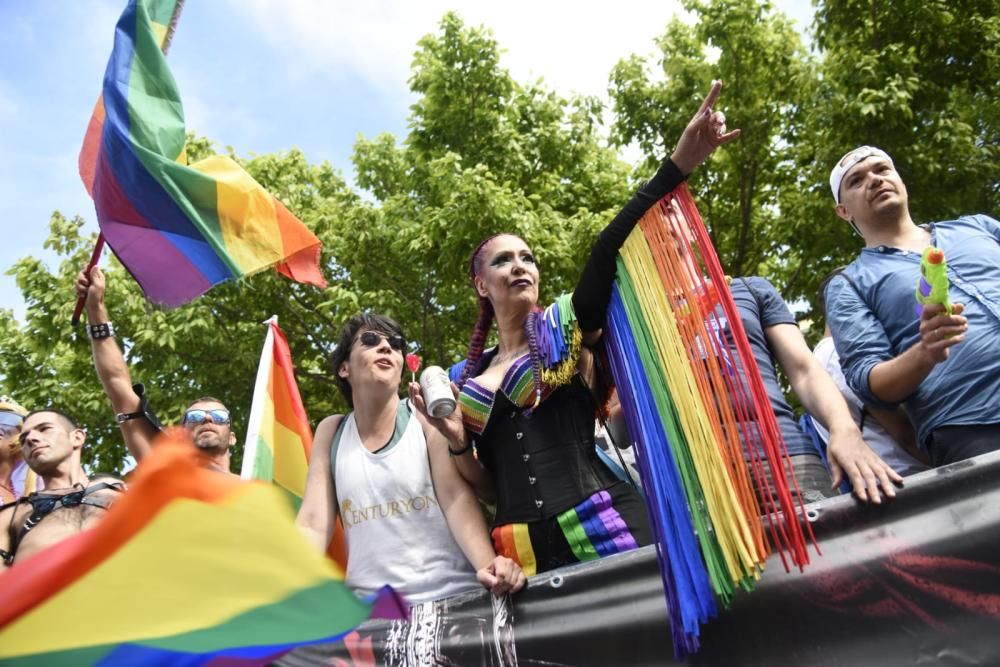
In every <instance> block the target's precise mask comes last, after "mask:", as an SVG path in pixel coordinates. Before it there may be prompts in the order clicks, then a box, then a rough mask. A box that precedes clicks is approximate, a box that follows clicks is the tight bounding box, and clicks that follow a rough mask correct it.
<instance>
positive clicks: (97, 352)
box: [76, 266, 158, 461]
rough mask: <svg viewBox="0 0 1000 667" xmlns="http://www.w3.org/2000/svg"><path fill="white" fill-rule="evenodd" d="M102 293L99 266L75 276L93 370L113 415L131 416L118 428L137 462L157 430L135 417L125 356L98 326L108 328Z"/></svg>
mask: <svg viewBox="0 0 1000 667" xmlns="http://www.w3.org/2000/svg"><path fill="white" fill-rule="evenodd" d="M104 291H105V282H104V273H103V272H102V271H101V269H100V268H99V267H97V266H95V267H93V268H92V269H91V270H90V273H89V275H88V274H87V273H86V272H85V271H81V272H80V273H79V274H78V275H77V278H76V293H77V295H78V296H80V297H84V298H86V311H87V326H88V333H89V334H90V335H89V337H90V348H91V350H92V351H93V353H94V369H95V370H96V371H97V377H98V379H100V381H101V385H102V386H103V387H104V393H105V394H106V395H107V397H108V399H109V400H110V401H111V409H112V410H114V412H115V414H116V415H126V416H132V417H133V418H129V419H126V420H125V421H120V422H119V424H118V425H119V427H120V428H121V432H122V438H123V439H124V440H125V446H126V447H127V448H128V451H129V453H130V454H132V456H134V457H135V460H136V461H141V460H142V458H143V457H144V456H145V455H146V454H148V453H149V451H150V449H151V448H152V443H153V438H155V437H156V435H157V433H158V431H157V429H156V428H155V427H154V426H153V424H152V423H151V422H150V421H149V420H148V419H147V418H145V417H142V416H138V413H140V412H143V406H142V397H140V396H139V395H138V394H137V393H136V392H135V390H134V389H133V385H132V377H131V375H130V374H129V370H128V364H126V363H125V357H124V356H123V355H122V351H121V349H120V348H119V347H118V343H117V342H115V338H114V335H113V333H112V331H111V330H110V328H102V327H101V325H106V327H111V318H109V317H108V311H107V308H106V307H105V305H104ZM95 336H97V337H95Z"/></svg>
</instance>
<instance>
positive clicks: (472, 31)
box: [0, 0, 1000, 470]
mask: <svg viewBox="0 0 1000 667" xmlns="http://www.w3.org/2000/svg"><path fill="white" fill-rule="evenodd" d="M685 7H686V8H687V9H688V10H689V12H690V13H691V15H692V16H693V18H694V22H693V24H687V23H684V22H682V21H676V20H675V21H673V22H671V23H670V24H669V25H668V26H666V30H665V33H664V35H663V36H662V37H661V38H660V39H659V40H658V46H659V50H660V55H659V56H658V58H657V61H656V62H655V63H654V62H647V61H645V60H643V59H641V58H637V57H634V56H633V57H631V58H626V59H624V60H622V61H621V62H620V63H619V64H618V65H617V66H616V67H615V68H614V71H613V72H612V73H611V84H610V87H611V91H610V92H611V99H612V103H613V105H614V111H615V113H616V122H615V124H614V127H613V128H612V130H611V140H612V142H613V143H614V144H616V145H619V146H621V145H626V144H635V145H637V146H639V148H640V149H641V151H642V152H643V154H644V155H645V156H646V159H645V160H644V162H643V163H642V164H641V165H639V167H638V169H637V171H636V172H635V174H634V176H637V177H646V176H648V175H649V174H650V173H651V172H652V171H653V169H654V168H655V166H656V163H657V162H658V160H659V159H661V158H662V157H663V156H664V155H666V154H668V153H669V152H670V151H671V149H672V148H673V142H674V141H675V140H676V138H677V137H678V136H679V134H680V131H681V129H682V127H683V126H684V123H685V122H686V121H687V120H688V119H689V117H690V113H691V110H692V109H693V108H696V105H697V104H698V103H699V102H700V100H701V98H702V95H703V94H704V92H705V91H706V90H707V87H708V83H709V81H710V80H711V79H713V78H721V79H722V80H723V81H725V83H726V88H725V91H724V92H723V97H722V102H721V104H722V109H723V110H725V111H727V113H728V115H729V125H730V126H731V127H740V128H742V129H743V136H742V137H741V139H740V140H739V141H738V142H736V143H734V144H731V145H729V146H727V147H726V148H725V149H723V150H720V151H718V152H717V154H716V155H715V156H714V157H713V158H712V160H711V161H710V162H709V163H708V164H707V165H704V166H703V167H702V168H701V169H699V171H698V173H697V174H695V175H694V177H693V178H692V189H693V191H694V193H695V197H696V199H697V200H698V203H699V207H700V209H701V211H702V213H703V215H704V216H705V218H706V222H707V223H708V225H709V228H710V231H711V233H712V235H713V239H714V241H715V243H716V246H717V248H718V250H719V254H720V257H721V258H722V261H723V263H724V265H725V266H726V267H727V269H728V271H729V272H730V273H732V274H734V275H738V274H752V273H759V274H763V275H765V276H767V277H769V278H770V279H771V280H772V281H774V282H775V284H776V285H777V286H778V288H779V289H781V290H782V291H783V293H784V295H785V297H786V298H787V299H789V300H790V301H795V300H799V299H803V298H805V299H809V300H812V299H813V295H814V293H815V288H816V285H817V283H818V282H819V280H820V278H821V277H822V276H823V275H824V274H825V273H826V271H827V270H829V269H830V268H832V267H833V266H835V265H837V264H841V263H844V262H846V261H849V259H850V258H851V257H853V256H854V255H855V254H856V253H857V249H858V248H859V247H860V245H861V244H860V242H859V241H858V240H857V239H855V238H852V237H851V236H850V235H849V233H848V232H847V227H846V225H844V224H843V223H841V222H840V221H839V219H837V218H836V217H835V216H834V214H833V212H832V210H831V209H832V199H831V197H830V194H829V190H828V187H827V185H826V183H827V176H828V173H829V169H830V167H831V165H832V163H833V161H834V160H836V159H837V158H838V157H839V156H840V155H841V154H842V153H844V152H845V151H846V150H848V149H849V148H852V147H854V146H855V145H857V144H861V143H875V144H878V145H881V146H882V147H883V148H885V149H886V150H888V151H889V152H890V153H891V154H892V155H893V156H894V157H895V158H896V161H897V164H898V166H899V168H900V170H901V172H902V174H903V176H904V178H905V179H906V181H907V183H908V185H909V189H910V195H911V208H912V210H913V212H914V214H915V216H916V217H917V218H918V220H930V219H934V218H940V217H947V216H952V215H955V214H958V213H963V212H971V211H985V212H987V213H990V212H993V213H995V211H996V206H997V198H998V192H1000V186H998V179H997V164H998V160H997V128H998V124H1000V119H998V115H997V114H998V112H997V106H996V104H995V103H994V102H993V99H992V97H993V92H994V91H995V90H996V88H997V83H998V82H997V77H998V72H1000V67H998V55H997V49H998V46H997V44H998V41H1000V40H998V32H1000V29H998V22H1000V19H998V18H997V12H996V11H995V3H993V4H991V2H989V1H987V0H979V1H978V2H977V1H974V0H957V1H956V2H953V3H949V4H945V3H940V2H931V3H926V2H918V1H917V0H891V1H889V0H823V1H822V2H819V3H818V5H817V7H818V9H817V17H816V23H815V26H814V30H815V36H816V44H815V46H816V47H817V48H818V56H817V57H813V56H810V55H809V54H808V53H807V52H806V51H805V50H804V47H803V45H802V41H801V38H800V37H799V35H798V34H797V33H796V32H795V31H794V30H793V29H792V28H791V26H790V24H789V22H788V21H787V20H786V19H785V18H784V17H783V16H782V15H781V14H780V13H778V12H776V11H775V10H774V8H773V6H772V5H770V4H769V3H767V2H757V1H756V0H686V2H685ZM412 72H413V74H412V78H411V80H410V86H411V88H412V90H413V91H414V92H415V93H416V94H417V96H418V97H417V101H416V102H415V104H414V105H413V107H412V108H411V116H410V131H409V133H408V135H407V136H406V137H403V138H397V137H395V136H392V135H389V134H383V135H379V136H377V137H374V138H361V139H359V140H358V141H357V143H356V144H355V147H354V153H353V156H352V159H353V163H354V166H355V170H356V173H355V182H356V183H357V186H358V187H357V188H354V187H351V186H349V185H348V184H347V183H346V182H345V180H344V179H343V178H342V177H341V176H340V175H339V174H337V173H336V172H334V170H333V169H332V168H331V167H330V166H329V165H328V164H321V165H312V164H309V163H308V162H307V161H306V160H305V159H304V157H303V155H302V154H301V153H300V152H299V151H297V150H291V151H289V152H286V153H279V154H272V155H261V156H256V157H252V158H250V159H246V160H241V162H242V163H243V164H244V166H245V167H246V168H247V170H248V171H249V172H250V173H251V174H252V175H253V176H254V177H255V178H257V180H258V181H260V182H261V183H262V184H263V185H264V186H265V187H266V188H268V189H269V190H270V191H271V192H272V193H274V194H275V195H276V196H277V197H278V198H279V199H281V200H282V201H283V202H284V203H285V204H286V205H287V206H288V208H289V209H290V210H292V211H294V212H295V213H296V214H297V215H298V216H299V217H300V218H301V219H302V220H303V221H304V222H305V223H306V225H308V226H309V227H310V228H311V229H312V230H313V231H314V232H315V233H316V234H317V235H318V236H319V237H320V239H321V240H322V241H323V244H324V246H323V247H324V251H323V262H324V271H325V273H326V275H327V278H328V279H329V281H330V285H331V286H330V288H329V289H326V290H317V289H314V288H312V287H308V286H302V285H298V284H295V283H291V282H289V281H288V280H285V279H284V278H282V277H280V276H277V275H276V274H274V273H273V272H266V273H263V274H260V275H257V276H254V277H253V278H251V279H249V280H245V281H242V282H240V283H236V284H227V285H222V286H220V287H217V288H215V289H213V290H212V291H211V292H209V293H208V294H207V295H205V296H204V297H202V298H200V299H197V300H195V301H194V302H193V303H191V304H189V305H187V306H184V307H182V308H179V309H177V310H174V311H164V310H161V309H158V308H154V307H152V306H150V305H149V304H148V303H147V302H146V301H145V300H144V299H143V298H142V295H141V294H140V292H139V290H138V288H137V286H136V285H135V284H134V283H133V281H132V280H131V279H130V278H129V277H128V276H127V274H126V273H125V272H124V271H123V270H122V269H121V267H120V266H118V264H117V262H116V261H114V259H106V260H105V261H104V265H105V266H106V267H107V271H106V273H107V274H108V305H109V309H110V311H111V316H112V318H113V320H114V322H115V325H116V328H117V330H118V332H119V341H120V342H122V343H123V345H124V347H125V349H126V354H127V358H128V360H129V362H130V365H131V367H132V369H133V374H134V376H135V378H136V380H141V381H144V382H146V383H147V385H148V386H149V388H150V394H151V397H152V401H153V404H154V406H155V407H156V408H157V410H158V411H159V413H160V414H161V415H162V416H164V417H166V418H167V421H175V420H176V416H179V414H180V411H181V410H182V409H183V408H184V407H185V405H186V404H187V402H188V401H190V400H191V399H193V398H196V397H198V396H202V395H213V396H217V397H219V398H221V399H222V400H223V401H225V402H226V403H227V404H228V405H229V406H230V407H231V409H232V410H233V415H234V419H235V425H236V428H237V430H238V431H241V430H243V429H245V426H246V419H247V416H248V411H249V404H250V394H251V391H252V385H253V380H254V375H255V370H256V365H257V360H258V358H259V352H260V347H261V344H262V342H263V336H264V327H263V326H262V325H261V322H262V321H263V320H265V319H266V318H267V317H269V316H270V315H272V314H277V315H278V317H279V322H280V324H281V326H282V328H283V329H284V330H285V331H286V333H287V334H288V338H289V343H290V345H291V348H292V354H293V356H294V358H295V362H296V372H297V374H298V380H299V387H300V390H301V391H302V394H303V398H304V401H305V403H306V407H307V409H308V411H309V415H310V417H311V418H312V419H313V421H316V420H318V419H319V418H321V417H322V416H324V415H326V414H329V413H331V412H333V411H338V410H343V409H344V407H345V406H344V404H343V402H342V400H341V398H340V396H339V395H338V393H337V391H336V389H335V386H334V383H333V372H332V369H331V368H330V367H329V362H328V358H329V355H330V352H331V351H332V349H333V346H334V344H335V343H336V339H337V335H338V330H339V328H340V326H341V325H342V323H343V322H344V321H346V320H347V319H348V318H349V317H351V316H352V315H354V314H356V313H358V312H360V311H361V310H363V309H366V310H372V311H378V312H382V313H385V314H388V315H390V316H392V317H395V318H396V319H398V320H399V321H400V322H401V323H402V324H403V326H404V329H405V330H406V332H407V334H408V336H409V338H410V339H411V340H412V341H413V343H412V346H413V348H414V349H415V350H416V351H418V352H420V353H421V354H422V356H423V357H424V360H425V363H427V364H429V363H438V364H448V363H451V362H453V361H455V360H457V359H458V358H460V356H461V355H462V353H463V352H464V350H465V346H466V344H467V341H468V336H469V333H470V327H471V325H472V323H473V321H474V318H475V309H476V300H475V298H474V296H473V293H472V291H471V289H470V287H469V279H468V275H467V270H468V269H467V263H468V259H469V254H470V252H471V251H472V249H473V248H474V247H475V246H476V245H477V244H478V243H479V242H480V241H481V240H482V239H483V238H485V237H486V236H489V235H491V234H494V233H498V232H502V231H511V232H515V233H518V234H520V235H522V236H523V237H524V238H525V239H526V240H527V241H528V242H529V243H530V244H532V245H533V246H534V248H535V250H536V253H537V254H538V258H539V260H540V264H541V268H542V275H543V283H542V288H543V293H542V300H543V301H548V300H551V299H552V298H553V297H554V296H556V295H557V294H558V293H560V292H562V291H566V290H569V289H571V288H572V285H573V282H574V281H575V280H576V278H577V276H578V275H579V270H580V266H581V264H582V260H583V258H584V256H585V253H586V252H587V249H588V248H589V245H590V243H591V241H592V239H593V238H594V235H595V234H596V232H597V230H598V229H599V227H600V226H601V225H602V224H603V223H604V222H605V221H606V220H608V219H609V218H610V217H611V216H612V215H613V213H614V211H615V210H616V209H617V207H618V206H619V205H621V204H622V203H623V202H624V201H625V199H626V198H627V196H628V185H627V182H628V180H629V171H628V169H627V167H626V166H625V165H624V164H623V163H622V162H621V161H620V159H619V158H618V157H617V155H616V153H615V151H614V150H612V149H611V148H609V147H608V146H607V145H606V143H605V141H604V140H603V139H602V136H603V134H602V127H601V113H602V109H601V105H600V103H599V102H598V101H596V100H594V99H589V98H572V99H565V98H562V97H560V96H558V95H556V94H554V93H553V92H551V91H550V90H548V89H547V87H546V86H545V84H544V83H543V82H541V81H535V82H527V83H524V82H519V81H515V80H514V79H513V78H512V77H511V76H510V74H509V73H508V72H507V70H505V69H504V68H503V67H502V65H501V61H500V49H499V48H498V45H497V43H496V42H495V40H494V39H493V37H492V36H491V34H490V33H489V32H488V31H486V30H485V29H481V28H470V27H467V26H465V25H463V23H462V22H461V21H460V20H459V19H458V17H456V16H455V15H453V14H448V15H446V16H445V17H444V18H443V20H442V21H441V24H440V28H439V30H438V31H437V32H436V33H434V34H431V35H428V36H426V37H425V38H423V39H422V40H421V41H420V43H419V45H418V49H417V52H416V55H415V57H414V61H413V69H412ZM212 150H213V147H212V145H211V144H210V142H208V141H207V140H203V139H201V140H199V139H192V141H191V143H190V146H189V153H190V154H191V156H192V157H193V158H196V157H199V156H202V155H205V154H207V153H209V152H211V151H212ZM229 153H233V151H232V150H231V149H229ZM82 224H83V223H82V220H80V219H79V218H76V219H72V220H68V219H66V218H65V217H64V216H62V215H61V214H59V213H56V214H54V215H53V217H52V220H51V223H50V226H51V235H50V237H49V239H48V241H47V242H46V247H47V248H49V249H50V250H52V251H53V252H54V253H55V254H56V256H57V257H58V262H57V265H56V266H54V267H48V266H45V265H44V264H43V263H42V262H41V261H39V260H38V259H35V258H32V257H27V258H24V259H22V260H20V261H19V262H18V263H17V264H16V265H15V266H14V267H13V268H12V269H11V273H13V274H14V275H15V276H16V279H17V282H18V286H19V287H20V289H21V291H22V293H23V294H24V298H25V301H26V304H27V310H26V316H25V320H24V322H17V321H16V320H15V319H14V317H13V315H12V314H11V313H10V312H9V311H0V335H2V336H3V341H4V342H3V345H2V346H0V392H4V393H10V394H12V395H14V396H15V397H16V398H17V399H18V400H20V401H21V402H22V403H24V404H25V405H27V406H29V407H33V408H34V407H41V406H46V405H53V406H58V407H61V408H63V409H64V410H66V411H68V412H70V413H71V414H74V415H76V416H77V417H78V419H80V421H81V422H82V423H84V424H86V425H88V426H89V428H90V433H91V445H90V446H89V448H88V450H87V455H86V460H87V462H88V463H89V464H90V465H92V466H93V467H94V468H96V469H105V470H115V469H118V468H120V466H121V463H122V460H123V457H124V449H123V447H122V446H121V444H120V442H119V438H118V432H117V428H116V426H115V425H114V423H113V416H112V415H111V413H110V408H109V407H108V406H107V402H106V399H105V398H104V396H103V394H102V393H101V391H100V388H99V385H98V384H97V380H96V378H95V376H94V372H93V368H92V365H91V361H90V348H89V344H88V341H87V340H86V339H84V338H82V337H81V336H79V334H78V333H77V332H74V331H73V330H72V328H71V327H70V325H69V319H70V313H71V310H72V305H73V294H72V284H73V280H74V277H75V275H76V273H77V271H79V269H80V268H81V267H82V266H83V265H84V264H85V263H86V260H87V257H88V255H89V252H90V249H91V248H92V246H93V241H94V239H93V238H85V237H83V236H81V227H82ZM238 456H239V454H238V453H237V458H238ZM237 463H238V462H237Z"/></svg>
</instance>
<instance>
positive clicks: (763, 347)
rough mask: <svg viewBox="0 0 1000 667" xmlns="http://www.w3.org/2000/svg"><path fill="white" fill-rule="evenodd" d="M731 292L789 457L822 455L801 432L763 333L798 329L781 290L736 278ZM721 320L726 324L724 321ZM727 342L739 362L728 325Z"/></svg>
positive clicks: (755, 279)
mask: <svg viewBox="0 0 1000 667" xmlns="http://www.w3.org/2000/svg"><path fill="white" fill-rule="evenodd" d="M729 289H730V291H731V292H732V293H733V301H734V302H735V303H736V309H737V310H739V311H740V319H741V320H742V321H743V329H744V330H745V331H746V334H747V339H748V340H749V342H750V349H751V350H753V356H754V359H755V360H756V361H757V368H758V369H759V370H760V376H761V378H762V379H763V380H764V387H765V388H766V389H767V397H768V398H769V399H770V401H771V407H772V408H773V409H774V416H775V417H777V418H778V426H779V427H780V428H781V435H782V437H784V439H785V445H786V446H787V447H788V454H789V455H790V456H796V455H798V454H816V455H817V456H818V455H819V452H817V451H816V448H815V447H813V444H812V441H811V440H809V436H807V435H806V434H805V433H803V432H802V430H801V429H800V428H799V422H798V420H797V419H796V418H795V413H794V412H793V411H792V407H791V406H790V405H789V404H788V401H787V400H785V394H784V392H782V391H781V388H780V387H779V386H778V375H777V372H776V371H775V369H774V356H773V355H772V354H771V348H770V347H769V346H768V344H767V336H766V335H765V334H764V329H767V328H768V327H772V326H775V325H776V324H791V325H794V326H798V324H797V323H796V322H795V316H793V315H792V312H791V311H790V310H788V306H787V305H786V304H785V300H784V299H782V298H781V295H780V294H778V290H776V289H774V286H773V285H772V284H771V283H770V282H768V281H767V280H766V279H765V278H758V277H751V278H735V279H734V280H733V282H732V284H730V286H729ZM722 320H723V321H724V318H722ZM726 342H727V343H728V345H729V349H730V351H732V353H733V355H734V358H736V357H735V355H736V349H735V343H734V341H733V337H732V334H731V332H730V331H729V327H728V325H726ZM741 375H742V373H741Z"/></svg>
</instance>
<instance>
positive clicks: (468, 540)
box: [422, 423, 526, 595]
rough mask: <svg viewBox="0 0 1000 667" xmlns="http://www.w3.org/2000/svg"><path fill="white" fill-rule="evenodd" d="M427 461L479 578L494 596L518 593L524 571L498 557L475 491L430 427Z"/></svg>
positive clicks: (453, 529) (451, 523) (436, 490)
mask: <svg viewBox="0 0 1000 667" xmlns="http://www.w3.org/2000/svg"><path fill="white" fill-rule="evenodd" d="M422 426H423V429H424V435H425V436H426V438H427V457H428V460H429V461H430V466H431V480H432V481H433V483H434V495H436V496H437V500H438V503H439V504H440V505H441V511H442V512H443V513H444V516H445V520H447V522H448V528H450V529H451V534H452V537H454V538H455V542H456V543H457V544H458V546H459V547H460V548H461V549H462V552H463V553H464V554H465V557H466V558H468V559H469V562H470V563H472V567H473V568H475V570H476V578H477V579H478V580H479V583H481V584H482V585H483V586H484V587H485V588H488V589H490V591H491V592H492V593H493V594H494V595H503V594H504V593H516V592H517V591H519V590H521V588H523V587H524V584H525V581H526V579H525V576H524V573H523V572H522V571H521V568H520V567H519V566H518V565H517V563H515V562H514V561H512V560H511V559H509V558H506V557H504V556H497V555H496V552H495V551H494V550H493V544H492V543H491V542H490V538H489V532H488V531H487V530H486V520H485V519H484V518H483V511H482V509H481V508H480V507H479V502H478V501H477V500H476V496H475V494H474V493H473V492H472V488H471V487H470V486H469V485H468V484H467V483H466V482H465V480H464V479H463V478H462V476H461V475H460V474H459V472H458V469H457V468H456V467H455V465H454V463H453V462H452V458H451V456H450V454H449V453H448V442H447V439H446V438H445V437H444V435H443V434H442V433H441V432H440V431H439V430H437V429H436V428H433V427H431V426H429V425H427V424H426V423H424V424H422Z"/></svg>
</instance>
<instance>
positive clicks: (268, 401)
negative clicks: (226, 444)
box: [241, 316, 312, 507]
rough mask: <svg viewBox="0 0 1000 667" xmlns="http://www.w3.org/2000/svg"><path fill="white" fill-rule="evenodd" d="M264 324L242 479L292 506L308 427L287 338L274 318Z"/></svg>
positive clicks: (299, 490) (298, 496)
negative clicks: (275, 489)
mask: <svg viewBox="0 0 1000 667" xmlns="http://www.w3.org/2000/svg"><path fill="white" fill-rule="evenodd" d="M266 324H267V336H266V337H265V338H264V349H263V351H262V352H261V354H260V365H259V366H258V367H257V382H256V383H255V385H254V390H253V403H252V404H251V406H250V420H249V422H248V426H247V440H246V447H245V448H244V450H243V470H242V472H241V476H242V477H243V478H244V479H259V480H264V481H266V482H274V483H275V484H277V485H278V486H279V487H280V488H281V489H282V490H283V491H284V492H285V493H287V494H288V495H289V497H291V499H292V502H293V504H294V505H295V506H296V507H297V506H298V505H300V504H301V502H302V495H303V493H304V492H305V488H306V473H307V472H308V470H309V455H310V454H311V453H312V429H310V428H309V418H308V417H307V416H306V409H305V407H303V405H302V397H301V396H300V395H299V386H298V384H297V383H296V382H295V368H294V366H293V364H292V353H291V351H290V350H289V349H288V340H287V339H286V338H285V334H284V332H282V331H281V329H280V328H279V327H278V318H277V316H275V317H272V318H271V319H269V320H268V321H267V322H266Z"/></svg>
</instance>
